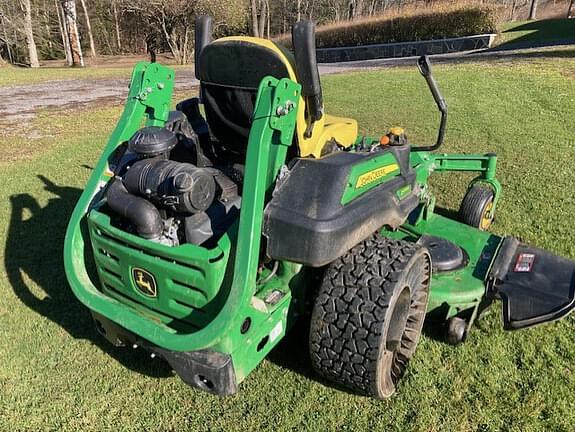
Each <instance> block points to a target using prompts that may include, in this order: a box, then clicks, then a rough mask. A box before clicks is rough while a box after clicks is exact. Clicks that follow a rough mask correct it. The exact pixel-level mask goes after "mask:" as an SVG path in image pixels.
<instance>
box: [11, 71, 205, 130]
mask: <svg viewBox="0 0 575 432" xmlns="http://www.w3.org/2000/svg"><path fill="white" fill-rule="evenodd" d="M129 82H130V80H129V77H126V79H94V80H61V81H48V82H44V83H41V84H32V85H22V86H10V87H2V88H1V89H0V91H1V93H2V100H1V101H0V137H1V136H3V135H4V136H5V135H8V134H10V133H12V132H14V130H15V129H29V126H30V125H31V123H32V121H33V120H34V118H35V117H36V114H37V113H38V112H39V111H41V110H45V109H47V110H55V111H61V110H69V109H77V108H80V109H82V108H88V107H90V106H96V105H102V104H117V103H123V101H124V99H125V98H126V94H127V91H128V84H129ZM195 85H197V80H196V79H195V78H193V74H192V73H191V72H188V71H181V72H179V73H178V76H177V78H176V88H177V90H179V91H182V90H187V89H190V88H193V87H194V86H195ZM32 134H34V131H32ZM32 137H33V136H32Z"/></svg>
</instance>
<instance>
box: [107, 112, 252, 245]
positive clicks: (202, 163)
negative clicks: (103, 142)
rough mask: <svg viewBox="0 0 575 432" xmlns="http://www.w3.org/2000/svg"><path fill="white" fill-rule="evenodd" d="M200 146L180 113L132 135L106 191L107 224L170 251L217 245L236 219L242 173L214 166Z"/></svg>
mask: <svg viewBox="0 0 575 432" xmlns="http://www.w3.org/2000/svg"><path fill="white" fill-rule="evenodd" d="M208 140H209V138H208ZM201 141H202V140H201V138H200V135H199V134H197V133H196V132H195V131H194V129H193V128H192V126H191V125H190V123H189V122H188V120H187V117H186V116H185V115H184V114H183V113H181V112H179V111H176V112H173V113H172V114H171V115H170V119H169V121H168V122H167V123H166V126H165V127H163V128H162V127H157V126H148V127H145V128H142V129H140V130H139V131H137V132H136V133H135V134H134V135H133V136H132V138H131V139H130V140H129V142H128V143H127V145H124V146H123V147H121V148H122V150H123V154H122V155H121V157H120V158H119V162H118V163H117V167H116V168H115V174H116V176H115V178H114V180H112V182H111V184H110V186H109V187H108V190H107V191H106V202H107V206H108V208H109V210H110V215H111V217H112V223H113V224H114V225H115V226H117V227H119V228H120V229H123V230H125V231H127V232H131V233H134V234H137V235H139V236H140V237H143V238H145V239H148V240H151V241H154V242H158V243H162V244H166V245H169V246H178V245H180V244H183V243H192V244H196V245H207V244H209V243H210V242H214V241H217V239H218V238H219V237H220V236H221V235H222V234H223V233H224V232H226V231H227V229H228V228H229V227H230V226H231V224H232V223H233V222H234V221H235V220H236V218H237V217H238V215H239V208H240V202H241V198H240V195H239V193H238V191H239V190H241V181H242V179H243V175H242V168H243V167H242V166H241V165H237V164H236V165H230V164H224V165H218V164H217V160H216V158H215V157H212V158H210V157H208V156H207V155H206V152H205V151H204V148H203V147H204V146H202V142H201Z"/></svg>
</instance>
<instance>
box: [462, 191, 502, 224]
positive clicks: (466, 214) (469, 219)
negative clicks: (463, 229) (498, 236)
mask: <svg viewBox="0 0 575 432" xmlns="http://www.w3.org/2000/svg"><path fill="white" fill-rule="evenodd" d="M494 196H495V195H494V193H493V191H492V190H491V189H489V188H486V187H483V186H480V185H475V186H472V187H471V189H469V190H468V191H467V193H466V194H465V196H464V197H463V200H462V201H461V206H460V207H459V220H460V221H461V222H463V223H464V224H466V225H469V226H472V227H475V228H480V227H481V219H482V215H483V212H484V210H485V207H486V206H487V205H488V204H489V203H490V202H491V201H493V198H494Z"/></svg>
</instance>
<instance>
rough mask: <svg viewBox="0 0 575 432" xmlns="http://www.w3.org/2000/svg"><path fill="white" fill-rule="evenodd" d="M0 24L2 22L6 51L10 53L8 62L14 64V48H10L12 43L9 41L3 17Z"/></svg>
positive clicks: (0, 16) (0, 18) (0, 17)
mask: <svg viewBox="0 0 575 432" xmlns="http://www.w3.org/2000/svg"><path fill="white" fill-rule="evenodd" d="M0 22H2V29H3V30H4V42H5V43H6V50H7V51H8V61H9V62H10V63H14V57H13V56H12V48H10V41H9V40H8V33H7V32H6V23H5V22H4V18H3V17H2V15H0Z"/></svg>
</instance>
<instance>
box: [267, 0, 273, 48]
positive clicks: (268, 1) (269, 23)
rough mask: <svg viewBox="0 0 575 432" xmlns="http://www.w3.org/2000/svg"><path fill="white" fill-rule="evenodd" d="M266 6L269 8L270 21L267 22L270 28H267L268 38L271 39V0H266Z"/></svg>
mask: <svg viewBox="0 0 575 432" xmlns="http://www.w3.org/2000/svg"><path fill="white" fill-rule="evenodd" d="M266 8H267V10H268V23H267V26H268V30H267V38H268V39H269V38H270V27H271V25H272V18H271V16H272V14H271V11H270V0H266Z"/></svg>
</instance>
